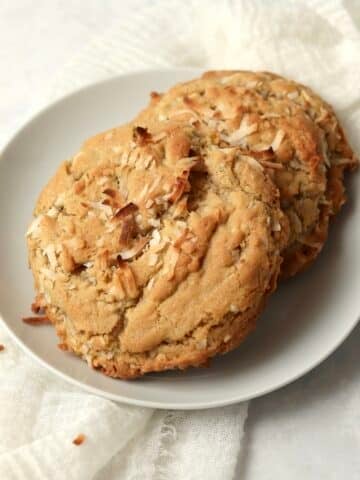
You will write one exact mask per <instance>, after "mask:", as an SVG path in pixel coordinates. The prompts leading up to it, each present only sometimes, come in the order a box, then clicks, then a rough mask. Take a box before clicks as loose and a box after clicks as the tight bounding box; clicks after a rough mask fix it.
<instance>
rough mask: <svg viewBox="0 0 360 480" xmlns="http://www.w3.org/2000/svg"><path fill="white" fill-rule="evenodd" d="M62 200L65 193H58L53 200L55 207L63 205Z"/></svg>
mask: <svg viewBox="0 0 360 480" xmlns="http://www.w3.org/2000/svg"><path fill="white" fill-rule="evenodd" d="M64 200H65V193H60V195H59V196H58V197H57V199H56V200H55V204H54V205H55V207H58V208H60V207H63V206H64Z"/></svg>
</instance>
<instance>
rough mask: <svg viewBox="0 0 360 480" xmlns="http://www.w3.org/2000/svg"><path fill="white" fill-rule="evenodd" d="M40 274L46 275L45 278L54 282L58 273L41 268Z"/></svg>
mask: <svg viewBox="0 0 360 480" xmlns="http://www.w3.org/2000/svg"><path fill="white" fill-rule="evenodd" d="M40 272H41V273H42V274H43V275H44V277H46V278H48V279H49V280H52V281H55V280H56V273H55V272H53V271H52V270H50V269H49V268H46V267H42V268H40Z"/></svg>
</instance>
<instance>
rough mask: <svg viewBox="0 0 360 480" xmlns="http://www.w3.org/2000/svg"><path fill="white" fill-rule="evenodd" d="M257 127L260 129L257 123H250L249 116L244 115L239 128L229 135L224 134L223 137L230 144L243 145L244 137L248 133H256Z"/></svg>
mask: <svg viewBox="0 0 360 480" xmlns="http://www.w3.org/2000/svg"><path fill="white" fill-rule="evenodd" d="M257 129H258V124H257V123H252V124H249V123H248V116H247V115H244V117H243V118H242V120H241V124H240V127H239V128H238V130H235V131H234V132H232V133H231V134H230V135H228V136H225V135H223V136H222V138H223V140H225V141H226V142H227V143H229V144H230V145H241V144H242V143H243V139H244V138H245V137H247V136H248V135H251V134H252V133H255V132H256V131H257Z"/></svg>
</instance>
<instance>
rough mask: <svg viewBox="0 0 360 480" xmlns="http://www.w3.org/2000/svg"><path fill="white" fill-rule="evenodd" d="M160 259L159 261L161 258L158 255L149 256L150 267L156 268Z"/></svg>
mask: <svg viewBox="0 0 360 480" xmlns="http://www.w3.org/2000/svg"><path fill="white" fill-rule="evenodd" d="M158 259H159V257H158V255H157V254H156V253H151V254H150V255H149V261H148V264H149V265H150V267H153V266H155V265H156V264H157V262H158Z"/></svg>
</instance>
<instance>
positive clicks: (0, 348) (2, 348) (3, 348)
mask: <svg viewBox="0 0 360 480" xmlns="http://www.w3.org/2000/svg"><path fill="white" fill-rule="evenodd" d="M3 350H5V347H4V345H2V344H1V343H0V352H2V351H3Z"/></svg>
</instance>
